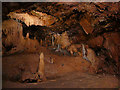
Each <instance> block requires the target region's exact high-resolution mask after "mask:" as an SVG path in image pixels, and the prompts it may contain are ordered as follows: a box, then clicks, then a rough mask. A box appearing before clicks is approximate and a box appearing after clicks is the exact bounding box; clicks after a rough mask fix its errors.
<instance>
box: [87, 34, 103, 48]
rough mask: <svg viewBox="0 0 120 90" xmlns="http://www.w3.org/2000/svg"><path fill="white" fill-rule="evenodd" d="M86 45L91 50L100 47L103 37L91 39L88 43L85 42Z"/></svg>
mask: <svg viewBox="0 0 120 90" xmlns="http://www.w3.org/2000/svg"><path fill="white" fill-rule="evenodd" d="M87 43H88V45H89V46H90V47H92V48H95V47H102V44H103V37H102V36H98V37H95V38H92V39H89V41H88V42H87Z"/></svg>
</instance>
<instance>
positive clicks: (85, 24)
mask: <svg viewBox="0 0 120 90" xmlns="http://www.w3.org/2000/svg"><path fill="white" fill-rule="evenodd" d="M80 25H81V26H82V28H83V29H84V31H85V33H86V34H90V33H92V31H93V27H92V25H91V24H90V22H89V21H88V20H87V19H85V18H82V19H81V20H80Z"/></svg>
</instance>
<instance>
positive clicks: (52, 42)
mask: <svg viewBox="0 0 120 90" xmlns="http://www.w3.org/2000/svg"><path fill="white" fill-rule="evenodd" d="M52 46H54V36H53V35H52Z"/></svg>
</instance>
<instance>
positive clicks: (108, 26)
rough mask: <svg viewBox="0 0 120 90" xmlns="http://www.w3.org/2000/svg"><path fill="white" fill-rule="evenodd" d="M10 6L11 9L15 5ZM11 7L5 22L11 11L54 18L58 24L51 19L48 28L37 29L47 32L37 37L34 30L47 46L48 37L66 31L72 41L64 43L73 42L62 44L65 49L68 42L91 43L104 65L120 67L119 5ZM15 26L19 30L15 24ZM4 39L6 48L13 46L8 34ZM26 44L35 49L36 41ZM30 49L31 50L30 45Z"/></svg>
mask: <svg viewBox="0 0 120 90" xmlns="http://www.w3.org/2000/svg"><path fill="white" fill-rule="evenodd" d="M7 5H8V7H9V6H10V4H9V3H7V4H5V3H4V4H3V7H5V6H7ZM16 5H18V8H20V5H21V3H15V6H16ZM13 6H14V5H13ZM8 7H7V9H8ZM10 7H11V8H12V6H10ZM21 7H22V6H21ZM11 8H10V9H8V10H7V9H6V8H5V11H4V14H3V15H4V16H3V17H4V18H3V21H4V20H5V19H7V18H8V17H6V16H7V14H8V13H10V12H15V13H28V14H29V15H31V16H32V17H33V16H37V14H36V13H32V12H31V11H35V12H42V13H44V14H45V15H47V16H48V15H50V16H52V17H54V18H55V21H54V19H53V18H52V17H50V18H49V20H50V22H51V20H53V22H52V23H50V24H49V23H48V22H46V21H45V23H46V24H47V25H46V27H45V28H42V27H39V28H37V30H41V31H45V32H43V33H42V34H36V33H38V32H37V31H35V34H34V36H36V37H41V38H40V40H41V39H42V42H43V44H44V43H45V44H48V43H49V42H51V38H50V36H49V35H48V33H49V32H54V33H59V34H62V33H63V32H65V31H66V32H67V33H68V37H67V38H69V40H68V39H66V40H64V42H66V41H70V42H68V45H65V44H66V43H64V42H62V43H63V44H62V45H63V48H64V47H66V46H69V43H70V44H73V45H74V44H81V43H85V44H88V45H89V47H91V48H92V49H93V50H94V51H95V54H97V55H98V56H99V58H102V61H103V63H108V62H109V63H111V64H114V65H116V64H117V68H118V67H119V57H120V53H119V51H120V33H119V32H120V31H119V30H120V23H119V21H120V10H119V9H120V2H107V3H106V2H102V3H100V2H96V3H94V2H87V3H85V2H80V3H73V2H71V3H64V2H63V3H57V2H51V3H44V2H42V3H33V4H31V3H29V4H26V5H24V6H23V9H16V10H15V9H13V11H12V9H11ZM23 21H24V20H23ZM17 23H18V22H17ZM24 23H25V21H24ZM32 24H35V23H32ZM27 25H28V26H29V23H27ZM4 26H5V25H4ZM6 26H7V27H8V26H9V25H6ZM48 26H49V27H48ZM13 27H14V28H17V27H15V26H14V25H13ZM23 27H24V25H23ZM33 28H34V27H33ZM17 30H18V29H17ZM32 30H33V29H31V31H30V32H31V33H33V32H32ZM41 31H40V32H41ZM40 32H39V33H40ZM3 36H4V37H3V43H6V44H7V45H11V39H8V40H6V37H5V35H3ZM11 37H12V36H11ZM14 37H15V36H14ZM46 39H47V40H46ZM40 40H39V41H40ZM25 41H26V43H28V42H29V43H32V44H31V45H32V46H33V47H34V46H35V45H34V43H35V42H36V41H35V42H34V41H32V40H31V39H30V41H29V40H25ZM27 41H28V42H27ZM15 42H16V40H15ZM15 42H14V43H15ZM6 44H5V45H6ZM56 44H58V42H56ZM5 45H3V46H2V47H3V50H5V49H6V46H5ZM15 45H16V44H15ZM28 46H29V48H30V45H29V44H28ZM46 46H48V45H46ZM26 47H27V45H26ZM34 50H36V49H34ZM31 51H32V49H31ZM100 60H101V59H100ZM112 60H113V62H114V61H115V63H112ZM102 65H103V66H102ZM114 65H110V67H107V66H106V68H110V70H111V67H113V66H114ZM108 66H109V65H108ZM101 67H103V68H104V67H105V64H101ZM104 70H105V69H104ZM106 71H107V69H106ZM108 71H109V70H108ZM114 71H117V70H116V69H115V70H113V72H114Z"/></svg>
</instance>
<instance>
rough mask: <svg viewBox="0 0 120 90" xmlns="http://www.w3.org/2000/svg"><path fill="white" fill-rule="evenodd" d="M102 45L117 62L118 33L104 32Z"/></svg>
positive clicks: (119, 38) (119, 35)
mask: <svg viewBox="0 0 120 90" xmlns="http://www.w3.org/2000/svg"><path fill="white" fill-rule="evenodd" d="M104 37H105V39H106V40H105V42H104V47H105V48H106V49H107V50H108V51H109V55H110V57H111V58H112V59H114V60H115V61H116V62H117V63H118V62H119V61H118V60H119V56H120V55H119V51H120V50H119V47H120V33H105V34H104Z"/></svg>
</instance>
